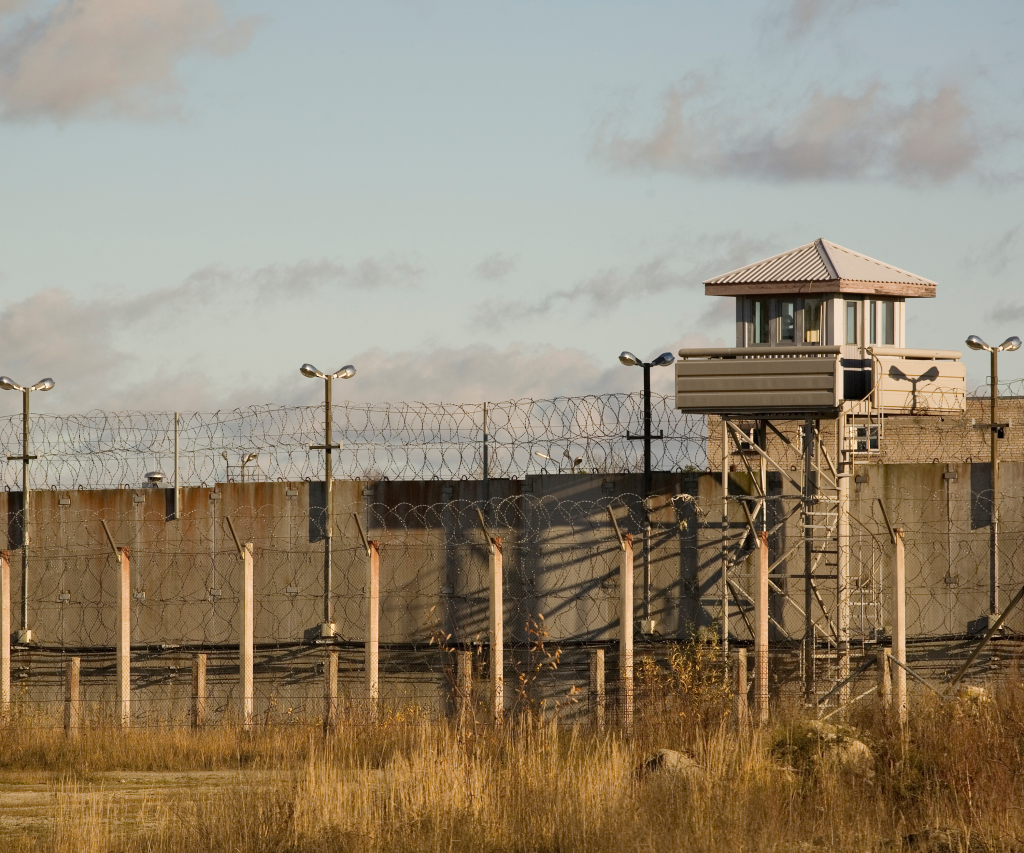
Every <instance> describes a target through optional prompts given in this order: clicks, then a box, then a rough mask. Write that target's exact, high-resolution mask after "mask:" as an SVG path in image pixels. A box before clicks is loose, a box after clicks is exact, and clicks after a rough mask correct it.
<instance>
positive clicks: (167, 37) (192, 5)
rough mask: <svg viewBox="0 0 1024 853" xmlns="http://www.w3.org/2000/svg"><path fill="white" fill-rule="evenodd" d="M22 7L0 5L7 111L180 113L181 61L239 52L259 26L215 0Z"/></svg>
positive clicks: (98, 0) (95, 0)
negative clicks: (30, 9) (232, 16)
mask: <svg viewBox="0 0 1024 853" xmlns="http://www.w3.org/2000/svg"><path fill="white" fill-rule="evenodd" d="M37 5H38V4H37ZM18 6H19V4H17V3H14V4H12V3H11V2H10V0H7V2H6V3H5V4H4V5H0V26H2V29H0V104H2V108H3V115H4V117H5V118H7V119H22V120H24V119H38V118H49V119H56V120H59V121H66V120H69V119H73V118H79V117H96V116H132V117H144V118H147V117H149V118H151V117H154V116H157V115H162V114H166V113H168V112H174V111H175V110H176V109H177V107H178V97H179V94H180V84H179V82H178V79H177V67H178V64H179V63H180V62H181V60H182V59H184V58H185V57H187V56H190V55H203V54H205V55H211V56H227V55H230V54H233V53H236V52H238V51H239V50H241V49H243V48H244V47H245V46H246V45H247V44H248V43H249V40H250V38H251V37H252V33H253V30H254V27H255V20H254V19H253V18H245V19H230V18H229V17H228V16H227V15H226V14H225V12H224V11H223V9H222V8H221V6H220V3H219V0H142V2H140V0H60V2H56V3H50V4H49V5H48V8H46V9H45V11H42V12H36V13H29V14H27V15H22V14H18V13H17V8H18Z"/></svg>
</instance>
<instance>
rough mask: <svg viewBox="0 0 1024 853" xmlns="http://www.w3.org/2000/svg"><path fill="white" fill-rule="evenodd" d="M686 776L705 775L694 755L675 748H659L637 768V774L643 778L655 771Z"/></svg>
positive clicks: (699, 776) (690, 777)
mask: <svg viewBox="0 0 1024 853" xmlns="http://www.w3.org/2000/svg"><path fill="white" fill-rule="evenodd" d="M656 771H657V772H659V773H668V774H672V775H674V776H684V777H686V778H687V779H698V778H701V777H703V776H704V768H703V767H701V766H700V765H699V764H698V763H697V762H696V761H694V759H693V757H692V756H689V755H687V754H686V753H685V752H679V751H678V750H675V749H659V750H658V751H657V752H655V753H654V754H653V755H652V756H651V757H650V758H647V759H646V760H644V761H643V762H641V764H640V767H638V768H637V776H639V777H640V778H643V777H645V776H648V775H650V774H651V773H654V772H656Z"/></svg>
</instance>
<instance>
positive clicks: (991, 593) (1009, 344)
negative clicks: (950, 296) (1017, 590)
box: [965, 335, 1020, 616]
mask: <svg viewBox="0 0 1024 853" xmlns="http://www.w3.org/2000/svg"><path fill="white" fill-rule="evenodd" d="M965 343H966V344H967V346H969V347H970V348H971V349H973V350H985V351H986V352H988V353H989V354H990V355H991V357H992V376H991V377H990V380H991V383H992V385H991V391H990V400H989V423H987V424H978V426H979V427H981V428H982V429H984V428H988V430H989V433H990V435H991V456H990V459H991V463H992V525H991V528H992V533H991V537H990V543H989V590H988V612H989V613H990V614H991V615H992V616H995V615H996V614H997V613H999V443H998V442H999V439H1000V438H1002V437H1003V435H1004V434H1005V430H1006V427H1007V426H1008V424H1001V423H999V421H998V418H997V416H996V415H997V412H998V410H999V366H998V361H997V356H998V355H999V353H1001V352H1004V351H1005V352H1013V351H1014V350H1016V349H1020V338H1018V337H1016V336H1014V337H1012V338H1007V339H1006V340H1005V341H1003V342H1002V343H1001V344H1000V345H999V346H997V347H992V346H989V345H988V344H987V343H985V342H984V341H983V340H982V339H981V338H979V337H978V336H977V335H971V336H970V337H968V338H967V340H966V341H965Z"/></svg>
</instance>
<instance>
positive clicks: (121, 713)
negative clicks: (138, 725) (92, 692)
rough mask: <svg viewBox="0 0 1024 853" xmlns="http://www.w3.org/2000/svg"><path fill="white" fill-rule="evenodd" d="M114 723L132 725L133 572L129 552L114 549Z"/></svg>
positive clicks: (125, 726)
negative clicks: (115, 586) (115, 588)
mask: <svg viewBox="0 0 1024 853" xmlns="http://www.w3.org/2000/svg"><path fill="white" fill-rule="evenodd" d="M117 553H118V570H119V573H120V577H119V578H118V583H117V649H116V653H117V667H116V668H117V714H116V716H117V721H118V725H119V726H120V727H121V728H128V727H129V726H130V725H131V723H132V660H131V656H132V610H131V604H132V581H131V577H132V572H131V564H130V563H129V561H128V549H127V548H125V547H121V548H118V549H117Z"/></svg>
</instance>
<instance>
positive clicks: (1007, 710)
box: [0, 679, 1024, 853]
mask: <svg viewBox="0 0 1024 853" xmlns="http://www.w3.org/2000/svg"><path fill="white" fill-rule="evenodd" d="M649 686H650V687H651V689H649V690H648V691H647V692H646V693H644V692H643V691H641V695H640V696H639V697H638V708H639V709H640V710H641V711H642V713H640V714H639V715H638V719H637V721H636V724H635V726H634V727H633V729H632V730H631V731H630V732H629V733H628V734H627V733H624V732H622V731H620V730H617V729H615V728H614V727H611V726H610V727H609V729H608V730H607V731H606V732H603V733H598V732H594V731H591V730H589V729H587V728H586V727H576V728H571V727H564V726H563V727H556V726H554V725H552V724H549V723H541V722H538V721H537V719H535V718H533V717H531V716H529V715H525V716H521V717H519V718H517V719H515V720H510V721H508V722H507V723H506V724H505V725H504V726H503V727H502V728H501V729H500V730H496V729H494V728H493V727H490V726H482V725H481V726H475V727H474V726H470V727H467V728H464V729H458V728H456V727H454V726H449V725H447V724H437V723H431V722H429V721H427V720H425V719H423V718H421V717H419V716H418V715H417V714H415V713H412V714H409V713H406V714H404V715H400V716H395V715H389V716H388V717H387V718H385V719H384V720H382V721H381V722H379V723H378V724H376V725H373V726H370V725H367V724H365V722H364V721H359V720H354V719H348V718H346V719H343V720H342V722H341V724H340V726H339V728H338V730H337V731H336V732H335V733H334V734H332V735H331V736H329V737H327V738H324V736H323V735H322V734H321V733H320V732H319V731H318V730H317V729H315V728H313V727H309V728H303V727H300V726H295V727H289V728H265V729H259V730H257V731H255V732H253V733H247V732H244V731H241V730H237V729H228V728H225V729H215V730H210V731H205V732H190V731H160V730H150V731H145V730H144V731H131V732H127V733H123V732H119V731H116V730H113V729H102V728H98V729H93V730H90V731H88V732H85V733H83V735H82V736H81V737H79V738H78V739H77V740H75V741H69V740H67V739H66V738H65V737H64V735H63V734H62V733H61V732H59V731H52V730H49V731H48V730H38V729H35V728H33V727H32V726H31V725H30V722H29V721H21V722H19V723H17V724H15V725H12V726H9V727H8V728H6V729H5V730H4V731H2V733H0V783H3V784H5V785H6V786H8V788H7V790H10V787H9V786H12V785H17V784H21V783H24V784H28V783H29V782H31V783H34V784H37V785H38V784H40V783H42V784H44V785H45V786H46V790H47V792H48V794H47V796H48V797H49V800H48V803H49V805H48V806H47V820H45V821H42V822H40V823H38V824H35V825H31V824H30V825H22V826H17V827H10V826H8V828H7V834H6V836H5V837H4V838H3V839H2V843H0V847H2V849H4V850H11V851H68V852H69V853H70V851H75V853H78V851H81V853H91V851H96V853H101V851H102V853H107V851H140V853H141V851H151V853H162V852H163V851H167V853H172V851H173V853H191V851H204V853H205V851H225V853H226V851H232V853H236V851H237V852H238V853H243V851H244V852H246V853H247V852H248V851H251V853H263V851H282V852H283V851H288V852H289V853H305V851H310V853H312V851H316V853H324V851H335V850H337V851H350V850H351V851H369V850H380V851H396V853H397V851H495V853H497V851H509V853H526V851H538V853H539V851H552V853H553V851H633V850H638V851H658V853H665V851H702V853H709V851H710V853H714V851H723V853H725V851H730V853H732V852H733V851H748V850H749V851H772V850H779V851H798V850H812V849H818V850H841V851H868V850H883V849H884V850H898V849H900V848H901V847H906V846H908V844H909V842H906V841H904V840H903V839H905V838H907V837H908V836H913V835H915V834H916V835H917V837H918V838H921V837H923V836H922V835H921V833H922V831H924V830H927V829H929V828H932V827H937V826H943V827H947V828H949V830H947V832H946V834H945V835H943V836H941V838H940V841H942V839H945V841H942V843H946V845H947V846H946V848H942V846H941V843H940V841H935V838H936V837H938V836H935V837H933V839H932V842H929V843H930V844H931V846H930V847H928V845H927V844H925V845H924V846H923V848H922V849H932V850H935V851H936V853H938V850H941V849H956V845H957V844H959V845H960V846H961V847H962V848H963V849H970V850H971V851H973V853H978V851H990V850H991V851H995V850H1024V761H1022V757H1021V752H1022V747H1024V690H1022V689H1021V685H1020V682H1019V679H1013V680H1011V681H1008V682H1006V683H1003V684H1001V685H1000V686H999V687H998V688H993V690H992V692H991V694H990V697H991V698H990V700H986V699H982V700H981V701H978V700H977V699H976V698H975V699H968V700H958V701H953V702H940V701H939V700H937V699H935V698H934V697H933V696H930V694H925V693H922V694H920V695H915V696H914V697H913V699H914V709H913V715H912V721H911V725H910V729H909V732H908V734H907V736H906V737H904V736H903V735H902V733H901V732H899V731H898V730H894V728H893V727H892V726H891V725H887V724H886V722H885V721H884V720H883V719H882V718H881V716H880V714H879V712H878V711H877V709H876V708H875V707H873V706H871V705H869V704H866V703H868V702H869V700H865V702H864V703H862V705H863V708H861V710H858V711H856V712H854V713H852V714H851V716H850V718H849V719H848V720H847V721H846V725H847V726H848V727H842V728H840V729H839V731H838V732H835V733H831V734H830V736H829V737H830V738H831V739H832V740H837V739H838V742H839V743H840V744H841V745H842V744H844V743H846V742H848V741H849V739H851V738H853V737H856V738H857V739H859V740H861V741H862V742H863V743H865V744H866V745H867V746H868V747H869V749H870V754H864V753H860V754H858V755H859V759H858V760H851V761H845V762H844V759H843V755H844V754H845V753H843V752H841V751H839V752H836V751H834V750H833V751H830V749H829V748H828V747H827V745H826V744H825V742H824V741H823V740H822V738H821V733H820V732H816V731H815V730H814V729H813V728H812V727H811V725H810V724H809V723H808V721H807V720H806V719H805V718H803V717H801V715H800V714H799V713H798V712H796V711H792V712H791V711H787V709H785V708H779V709H776V713H775V716H774V720H773V722H772V723H771V724H770V725H768V726H767V727H765V728H763V729H760V730H758V729H750V730H744V731H737V730H736V727H735V725H734V723H733V721H732V720H731V719H730V715H729V711H728V707H729V703H728V697H727V696H726V695H725V692H724V691H721V690H718V689H717V688H715V687H714V686H713V685H711V686H710V687H709V685H707V684H704V685H700V684H694V683H693V682H692V680H691V681H690V682H689V683H688V684H687V685H685V686H686V687H687V689H685V690H684V689H679V688H680V685H675V686H673V685H666V684H660V685H653V686H652V685H650V684H649ZM858 707H859V706H858ZM658 748H671V749H675V750H680V751H684V752H686V753H688V754H689V755H691V756H692V757H693V759H694V760H695V761H696V763H697V765H699V767H700V769H699V770H695V771H691V772H688V773H674V772H671V771H668V770H665V769H662V770H658V771H653V772H649V773H638V768H639V767H640V765H641V764H642V763H643V761H644V759H645V758H646V757H648V756H649V755H651V754H652V752H653V751H654V750H656V749H658ZM865 755H866V757H865ZM142 771H146V772H153V771H156V772H157V773H158V774H160V773H163V774H172V773H174V774H185V775H184V776H182V775H177V776H174V777H171V776H169V775H168V776H166V777H161V776H159V775H157V776H154V777H152V778H153V779H154V780H155V781H154V783H153V784H152V786H151V790H147V792H146V793H145V794H144V795H139V796H131V797H128V796H125V795H124V793H123V791H119V790H118V774H121V775H124V774H131V773H140V772H142ZM211 771H221V773H220V775H210V774H211ZM203 773H205V774H206V775H205V776H202V777H201V778H202V784H199V783H198V782H197V783H196V784H194V785H193V784H190V783H189V780H190V779H200V774H203ZM189 774H193V775H192V776H190V775H189ZM147 778H148V777H147ZM160 778H168V779H171V778H173V779H175V780H176V781H175V782H174V784H171V785H161V784H159V783H158V780H159V779H160ZM121 781H123V780H121ZM2 813H3V804H2V802H0V815H2ZM950 832H952V834H950ZM949 839H953V840H952V842H950V840H949ZM951 843H952V845H953V846H952V848H950V846H949V845H950V844H951ZM936 845H938V846H936ZM968 845H969V847H968ZM910 846H912V845H910Z"/></svg>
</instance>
